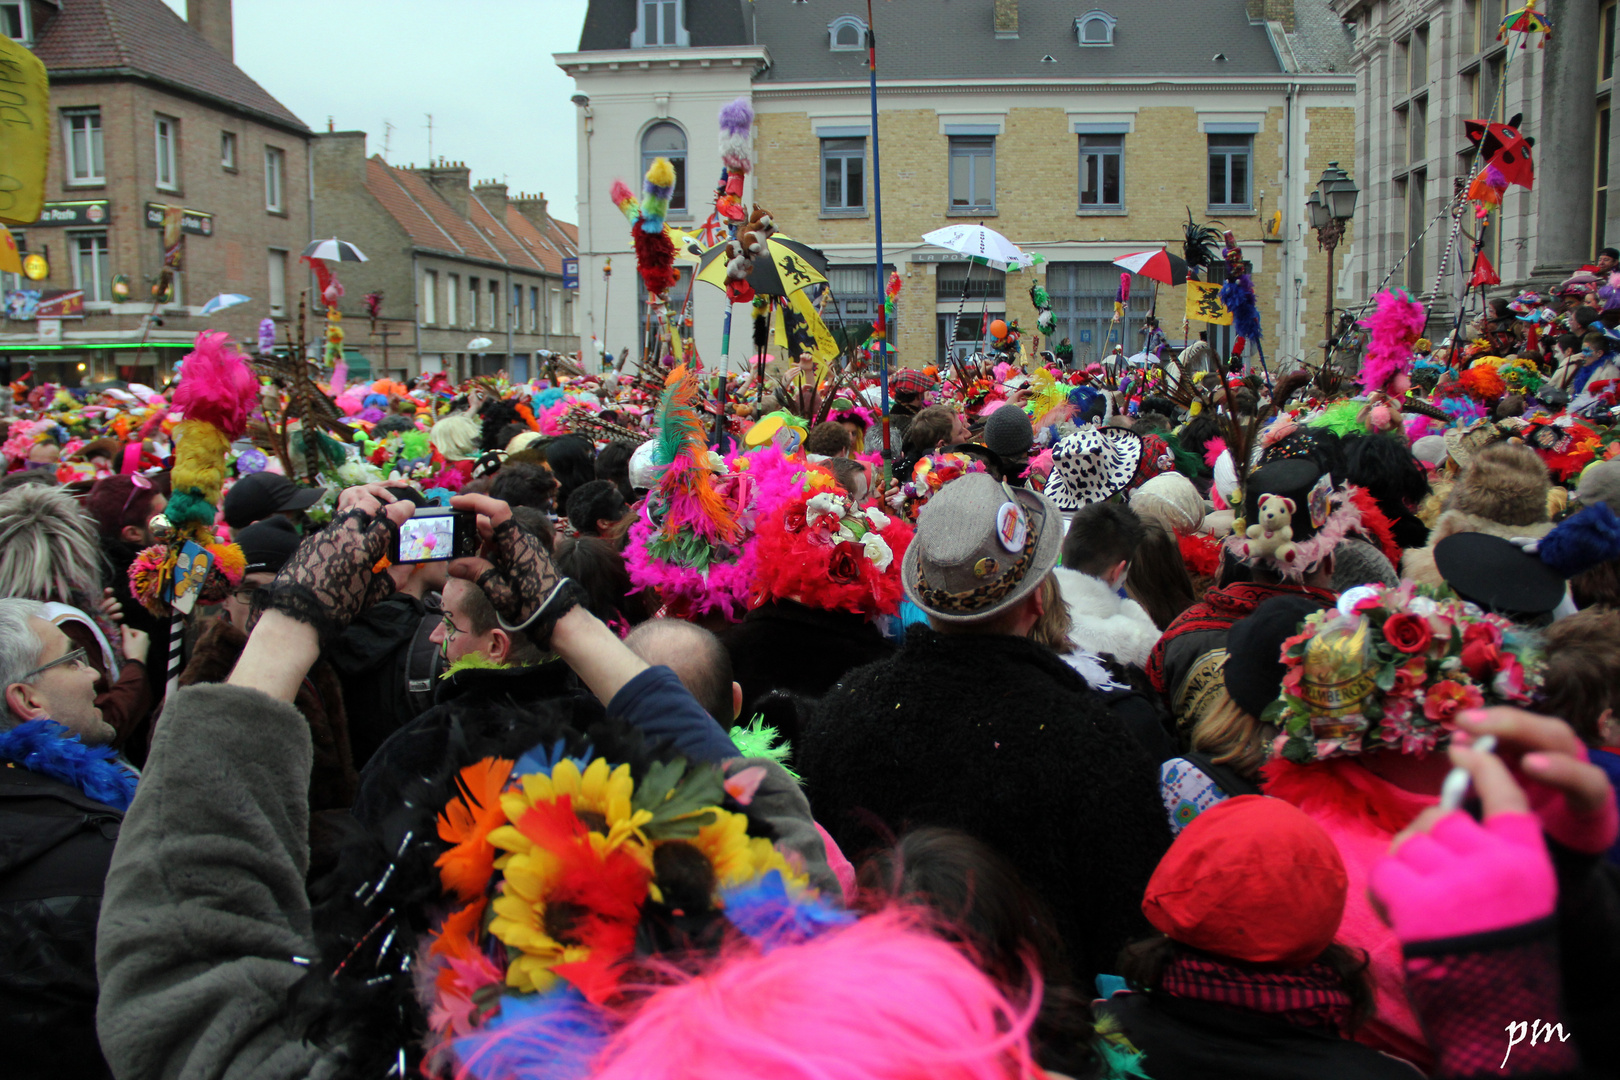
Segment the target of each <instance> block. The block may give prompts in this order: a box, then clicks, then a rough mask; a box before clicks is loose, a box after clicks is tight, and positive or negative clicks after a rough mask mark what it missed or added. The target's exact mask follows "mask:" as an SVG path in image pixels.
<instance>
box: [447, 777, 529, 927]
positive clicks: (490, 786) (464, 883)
mask: <svg viewBox="0 0 1620 1080" xmlns="http://www.w3.org/2000/svg"><path fill="white" fill-rule="evenodd" d="M511 773H512V763H511V762H510V761H508V760H506V759H505V758H485V759H484V760H482V761H477V762H474V763H473V764H471V765H468V766H467V767H466V768H464V769H462V770H461V775H460V776H459V777H458V779H457V785H456V786H457V789H458V790H457V795H456V797H455V798H453V799H451V800H450V801H449V802H448V803H446V804H445V807H444V810H443V812H442V813H441V814H440V815H439V839H441V840H443V841H445V842H446V843H448V844H451V845H453V846H452V847H451V848H450V849H449V850H448V851H446V852H445V853H444V854H443V855H440V856H439V858H438V861H437V862H435V863H434V864H433V865H435V866H437V867H438V868H439V877H440V880H442V881H443V882H444V887H445V888H446V889H447V890H449V891H450V892H453V893H455V894H456V895H457V896H458V897H460V898H461V899H462V900H472V899H473V898H475V897H479V896H482V895H483V892H484V887H485V886H486V885H488V884H489V878H490V875H491V874H492V873H494V870H495V849H494V847H492V846H491V845H490V843H489V834H490V832H491V831H492V830H494V829H496V828H497V827H499V826H501V825H505V824H506V813H505V811H503V810H502V809H501V798H500V796H501V789H502V788H504V787H505V786H506V781H507V778H508V777H509V776H510V775H511Z"/></svg>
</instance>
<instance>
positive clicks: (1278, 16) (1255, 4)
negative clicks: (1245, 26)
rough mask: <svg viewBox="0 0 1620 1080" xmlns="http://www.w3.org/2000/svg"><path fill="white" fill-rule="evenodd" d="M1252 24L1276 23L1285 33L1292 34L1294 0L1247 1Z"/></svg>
mask: <svg viewBox="0 0 1620 1080" xmlns="http://www.w3.org/2000/svg"><path fill="white" fill-rule="evenodd" d="M1248 9H1249V19H1250V21H1252V22H1278V23H1282V28H1283V30H1284V31H1286V32H1287V33H1290V34H1292V33H1293V32H1294V0H1248Z"/></svg>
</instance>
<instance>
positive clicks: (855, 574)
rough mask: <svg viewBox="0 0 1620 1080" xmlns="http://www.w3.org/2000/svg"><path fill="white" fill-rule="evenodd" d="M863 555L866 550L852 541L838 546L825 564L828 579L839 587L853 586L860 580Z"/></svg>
mask: <svg viewBox="0 0 1620 1080" xmlns="http://www.w3.org/2000/svg"><path fill="white" fill-rule="evenodd" d="M865 555H866V549H865V548H863V547H861V545H859V544H856V543H854V542H852V541H845V542H843V543H841V544H839V545H838V546H837V547H835V548H833V553H832V557H831V559H829V560H828V562H827V577H828V579H829V580H831V581H834V582H836V583H838V584H839V585H853V584H855V583H856V582H857V581H859V580H860V579H861V559H862V558H864V557H865Z"/></svg>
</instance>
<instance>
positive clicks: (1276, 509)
mask: <svg viewBox="0 0 1620 1080" xmlns="http://www.w3.org/2000/svg"><path fill="white" fill-rule="evenodd" d="M1293 516H1294V500H1293V499H1290V498H1287V497H1286V496H1283V495H1262V496H1260V505H1259V507H1258V512H1257V513H1256V514H1255V519H1256V520H1255V523H1254V524H1253V525H1250V526H1249V529H1248V531H1247V532H1246V533H1245V534H1244V535H1245V536H1247V537H1248V538H1249V542H1248V543H1247V544H1245V545H1244V552H1243V553H1244V556H1245V557H1247V558H1252V559H1261V558H1270V559H1275V560H1276V561H1277V562H1280V563H1283V564H1285V565H1286V564H1288V563H1290V562H1292V561H1293V558H1294V552H1295V550H1296V549H1295V545H1294V527H1293V526H1292V525H1291V524H1289V522H1290V521H1291V520H1292V519H1293Z"/></svg>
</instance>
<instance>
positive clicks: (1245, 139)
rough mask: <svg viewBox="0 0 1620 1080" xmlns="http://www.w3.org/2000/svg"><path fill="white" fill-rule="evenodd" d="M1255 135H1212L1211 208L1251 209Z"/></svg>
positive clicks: (1210, 163) (1210, 156) (1252, 204)
mask: <svg viewBox="0 0 1620 1080" xmlns="http://www.w3.org/2000/svg"><path fill="white" fill-rule="evenodd" d="M1253 163H1254V136H1253V135H1222V134H1211V135H1210V136H1209V208H1210V209H1211V210H1251V209H1253V207H1254V203H1253V195H1252V185H1251V183H1250V178H1251V174H1252V172H1253V169H1252V165H1253Z"/></svg>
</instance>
